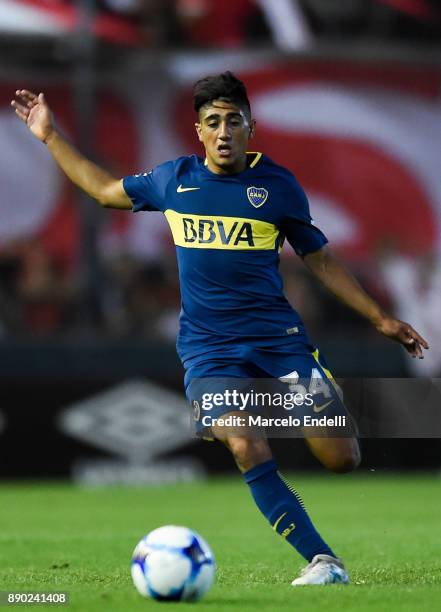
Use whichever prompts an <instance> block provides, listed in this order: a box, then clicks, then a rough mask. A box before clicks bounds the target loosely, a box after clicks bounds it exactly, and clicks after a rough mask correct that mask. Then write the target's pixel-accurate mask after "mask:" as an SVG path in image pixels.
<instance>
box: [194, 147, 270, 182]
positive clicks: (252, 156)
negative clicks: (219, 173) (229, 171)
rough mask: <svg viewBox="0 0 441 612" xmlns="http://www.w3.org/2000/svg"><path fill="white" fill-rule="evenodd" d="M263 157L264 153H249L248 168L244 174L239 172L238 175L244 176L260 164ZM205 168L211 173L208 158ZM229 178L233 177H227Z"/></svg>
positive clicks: (205, 161)
mask: <svg viewBox="0 0 441 612" xmlns="http://www.w3.org/2000/svg"><path fill="white" fill-rule="evenodd" d="M262 156H263V153H260V152H258V151H247V167H246V168H245V170H244V171H243V172H239V173H238V174H243V173H244V172H246V171H247V170H249V169H250V168H255V167H256V166H257V164H258V163H259V162H260V160H261V159H262ZM204 166H205V168H206V170H207V171H208V172H210V170H208V161H207V158H205V160H204ZM227 176H233V175H227Z"/></svg>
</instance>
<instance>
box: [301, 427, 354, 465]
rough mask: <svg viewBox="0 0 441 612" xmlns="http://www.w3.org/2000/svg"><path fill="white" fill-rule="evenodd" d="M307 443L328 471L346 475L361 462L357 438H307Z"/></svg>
mask: <svg viewBox="0 0 441 612" xmlns="http://www.w3.org/2000/svg"><path fill="white" fill-rule="evenodd" d="M305 441H306V443H307V445H308V447H309V449H310V451H311V452H312V454H313V455H314V457H316V459H318V460H319V461H320V463H321V464H322V465H323V466H324V467H325V468H326V469H328V470H331V471H332V472H337V473H339V474H344V473H346V472H352V471H353V470H355V469H356V468H357V467H358V466H359V465H360V461H361V454H360V446H359V444H358V440H357V438H330V437H325V436H321V437H313V436H307V437H306V436H305Z"/></svg>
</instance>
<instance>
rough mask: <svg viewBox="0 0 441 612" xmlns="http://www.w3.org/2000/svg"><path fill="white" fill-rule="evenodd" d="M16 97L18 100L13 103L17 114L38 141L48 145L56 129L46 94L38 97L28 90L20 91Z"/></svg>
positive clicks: (16, 93)
mask: <svg viewBox="0 0 441 612" xmlns="http://www.w3.org/2000/svg"><path fill="white" fill-rule="evenodd" d="M15 96H16V99H15V100H12V102H11V106H12V107H13V108H14V109H15V114H16V115H18V117H20V119H21V120H22V121H24V122H25V123H26V125H27V126H28V128H29V129H30V130H31V132H32V133H33V134H34V136H36V137H37V138H38V140H41V141H42V142H45V143H47V141H48V138H49V136H50V135H51V134H52V133H53V132H54V131H55V128H54V121H53V118H52V113H51V111H50V109H49V106H48V105H47V102H46V100H45V97H44V94H43V93H40V94H38V95H37V94H34V93H32V91H28V90H27V89H18V90H17V91H16V92H15Z"/></svg>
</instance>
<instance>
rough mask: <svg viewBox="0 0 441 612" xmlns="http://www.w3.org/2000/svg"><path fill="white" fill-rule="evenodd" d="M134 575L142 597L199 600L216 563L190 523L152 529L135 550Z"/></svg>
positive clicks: (209, 583) (212, 576)
mask: <svg viewBox="0 0 441 612" xmlns="http://www.w3.org/2000/svg"><path fill="white" fill-rule="evenodd" d="M131 570H132V578H133V582H134V584H135V587H136V589H137V590H138V592H139V593H140V594H141V595H142V596H143V597H153V599H157V600H159V601H196V600H198V599H200V598H201V597H202V596H203V595H204V594H205V593H206V592H207V591H208V589H209V588H210V587H211V585H212V583H213V578H214V572H215V564H214V557H213V553H212V552H211V550H210V547H209V546H208V544H207V543H206V542H205V540H204V539H203V538H201V536H200V535H199V534H197V533H196V532H195V531H192V530H191V529H188V528H187V527H177V526H176V525H166V526H164V527H159V528H158V529H155V530H154V531H151V532H150V533H149V534H148V535H146V536H145V537H144V538H142V540H141V541H140V542H139V544H138V545H137V546H136V548H135V550H134V551H133V556H132V568H131Z"/></svg>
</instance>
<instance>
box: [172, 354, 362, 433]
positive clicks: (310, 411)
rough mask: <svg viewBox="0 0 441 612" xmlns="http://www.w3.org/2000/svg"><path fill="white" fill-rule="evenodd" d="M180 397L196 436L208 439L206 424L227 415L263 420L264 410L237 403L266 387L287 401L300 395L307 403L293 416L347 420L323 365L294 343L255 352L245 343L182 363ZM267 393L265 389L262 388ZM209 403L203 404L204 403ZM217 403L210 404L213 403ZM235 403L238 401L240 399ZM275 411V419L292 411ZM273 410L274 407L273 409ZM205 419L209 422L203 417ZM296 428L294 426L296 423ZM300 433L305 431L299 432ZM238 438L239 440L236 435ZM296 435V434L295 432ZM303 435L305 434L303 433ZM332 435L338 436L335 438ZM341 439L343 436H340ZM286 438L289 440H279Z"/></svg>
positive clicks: (316, 356) (340, 396) (318, 356)
mask: <svg viewBox="0 0 441 612" xmlns="http://www.w3.org/2000/svg"><path fill="white" fill-rule="evenodd" d="M184 366H185V368H186V372H185V378H184V383H185V392H186V396H187V398H188V400H189V402H190V404H191V406H192V408H193V415H192V419H193V424H194V429H195V433H196V435H197V436H198V437H200V438H203V439H207V440H210V439H213V434H212V432H211V424H213V423H215V421H214V420H216V419H219V418H222V415H226V414H227V413H232V412H234V413H238V414H239V413H240V411H242V410H243V413H244V414H245V413H251V414H260V415H265V416H268V415H269V414H270V412H271V411H270V412H269V411H268V409H267V407H265V408H264V409H263V407H262V406H261V405H251V404H250V403H248V404H247V405H245V406H244V405H243V403H242V404H241V405H240V406H239V405H238V403H236V402H234V401H233V399H234V396H233V393H234V391H236V398H237V397H238V396H240V394H242V396H241V397H245V395H244V394H246V393H248V394H249V396H248V397H252V395H251V393H250V391H253V388H254V387H256V385H257V387H258V388H259V389H260V390H262V388H263V387H260V385H261V384H263V385H268V383H269V385H270V391H271V393H276V394H281V395H283V396H284V397H286V396H287V394H288V395H290V396H291V400H292V395H293V393H289V392H290V391H294V392H296V393H297V392H298V391H299V390H301V391H303V394H305V393H306V394H307V395H308V401H304V402H303V403H302V405H301V406H295V407H294V411H295V413H296V415H297V416H298V417H299V418H301V423H302V425H303V423H304V420H303V419H305V418H308V415H310V417H311V418H319V417H322V416H324V415H327V416H329V417H335V416H339V415H341V416H345V417H347V418H348V419H349V420H350V417H349V415H348V412H347V410H346V408H345V405H344V403H343V394H342V391H341V389H340V387H339V386H338V384H337V383H336V381H335V379H334V377H333V376H332V374H331V372H330V371H329V369H328V368H327V366H326V362H325V360H324V358H323V356H322V355H321V354H320V352H319V350H318V349H316V348H314V347H313V346H312V345H310V344H308V343H293V344H292V345H288V346H287V345H286V344H285V345H281V346H277V345H276V346H273V347H265V348H262V347H256V346H250V345H245V344H236V343H231V344H225V345H223V346H217V347H216V348H215V349H214V350H213V348H212V347H210V348H209V349H207V352H206V353H205V354H203V355H198V356H197V357H195V358H193V359H187V360H186V361H185V362H184ZM265 389H266V390H268V389H269V388H268V386H266V387H265ZM207 398H208V400H207ZM214 399H215V400H216V401H215V402H214V401H213V400H214ZM239 404H240V400H239ZM291 408H292V406H291V407H290V408H289V409H285V407H284V406H279V408H278V410H277V414H278V415H279V416H280V415H282V416H283V415H285V416H289V414H291V415H292V414H293V411H292V410H291ZM272 410H274V408H273V409H272ZM208 417H209V418H208ZM297 424H298V423H297ZM303 432H305V429H303ZM237 435H240V433H238V434H237ZM297 435H300V434H299V433H298V434H297ZM303 435H306V434H305V433H304V434H303ZM336 435H337V434H336ZM343 435H348V434H347V433H346V434H343ZM284 437H289V436H284Z"/></svg>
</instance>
